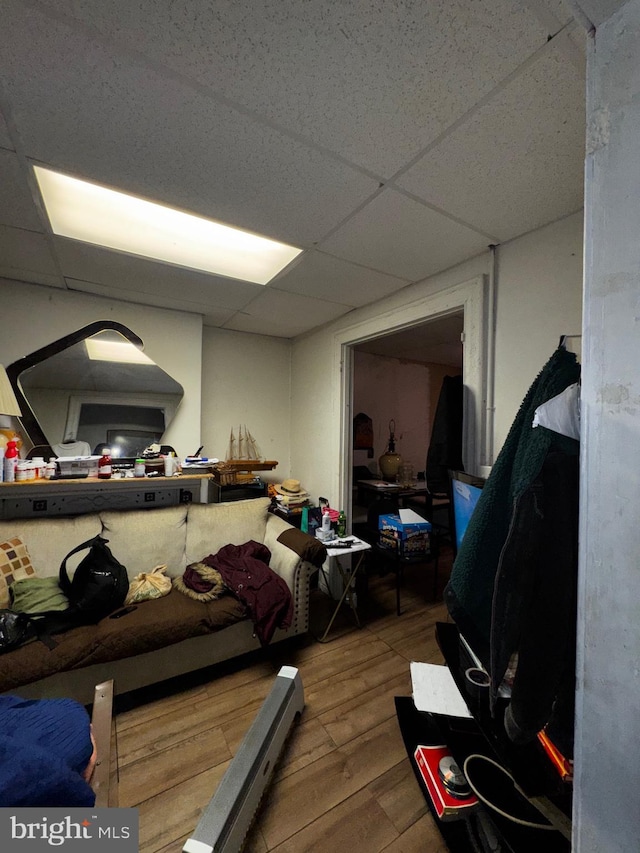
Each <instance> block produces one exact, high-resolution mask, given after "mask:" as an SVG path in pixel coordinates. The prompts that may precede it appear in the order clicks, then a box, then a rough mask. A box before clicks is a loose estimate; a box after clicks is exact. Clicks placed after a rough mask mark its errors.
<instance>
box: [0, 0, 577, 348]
mask: <svg viewBox="0 0 640 853" xmlns="http://www.w3.org/2000/svg"><path fill="white" fill-rule="evenodd" d="M3 18H4V19H3V29H2V33H1V34H0V42H1V43H2V44H1V47H2V54H3V64H4V68H3V75H2V84H0V85H1V86H2V89H1V90H0V93H1V98H0V111H2V112H4V113H6V115H4V116H0V181H1V182H2V186H3V189H4V190H5V192H3V194H2V197H3V201H0V275H2V276H4V277H7V278H12V279H17V280H23V281H31V282H34V283H37V284H41V285H46V286H53V287H66V288H69V289H71V290H77V291H80V292H87V293H95V294H99V295H102V296H106V297H111V298H114V299H119V300H125V301H132V302H139V303H141V304H153V305H156V306H159V307H165V308H173V309H179V310H183V311H192V312H194V313H198V314H201V315H202V317H203V321H204V323H205V324H206V325H210V326H217V327H222V328H226V329H233V330H237V331H245V332H252V333H257V334H267V335H276V336H279V337H284V338H292V337H295V336H297V335H300V334H303V333H305V332H308V331H310V330H312V329H313V328H316V327H318V326H321V325H324V324H326V323H328V322H331V321H333V320H335V319H336V318H338V317H340V316H342V315H344V314H346V313H348V312H349V311H351V310H353V309H354V308H358V307H361V306H364V305H368V304H371V303H373V302H376V301H377V300H379V299H381V298H383V297H385V296H388V295H389V294H392V293H394V292H396V291H398V290H400V289H402V288H404V287H406V286H407V285H409V284H411V283H413V282H415V281H420V280H423V279H425V278H427V277H428V276H431V275H433V274H435V273H437V272H440V271H442V270H443V269H446V268H449V267H451V266H453V265H455V264H457V263H460V262H462V261H464V260H466V259H468V258H471V257H473V256H475V255H478V254H479V253H481V252H483V251H486V248H487V245H488V244H489V243H499V242H503V241H505V240H511V239H513V238H515V237H517V236H520V235H521V234H524V233H527V232H528V231H531V230H533V229H535V228H538V227H540V226H541V225H544V224H547V223H548V222H551V221H555V220H557V219H560V218H562V217H564V216H567V215H569V214H570V213H573V212H575V211H576V210H579V209H580V207H581V206H582V170H583V159H584V117H583V114H584V70H583V69H582V68H581V59H582V58H583V55H584V51H583V47H582V40H583V38H584V31H583V30H581V29H580V28H579V27H578V26H577V24H576V22H575V21H574V20H573V18H572V14H571V9H570V8H569V7H568V6H566V5H565V4H564V3H563V2H562V0H540V2H536V3H533V2H526V1H525V0H486V2H482V3H479V2H476V0H437V2H433V3H431V2H430V3H428V4H425V3H423V2H418V0H403V2H397V0H360V2H356V0H346V2H344V3H342V4H336V3H333V2H329V0H324V2H320V0H317V1H316V2H310V3H302V2H300V0H278V2H275V0H234V2H233V3H231V2H226V0H225V2H222V0H217V2H213V3H212V2H210V0H192V1H191V2H189V3H175V2H172V0H154V2H151V0H138V2H136V3H133V4H132V3H131V2H130V0H111V2H106V3H101V4H95V3H94V2H92V0H49V2H46V3H45V2H40V0H26V2H21V0H5V2H4V4H3ZM21 163H22V166H21ZM32 163H37V164H42V165H45V166H48V167H50V168H53V169H58V170H60V171H63V172H67V173H69V174H72V175H75V176H78V177H82V178H86V179H87V180H90V181H95V182H98V183H102V184H105V185H107V186H111V187H113V188H115V189H119V190H122V191H125V192H129V193H133V194H137V195H140V196H142V197H144V198H149V199H151V200H153V201H158V202H161V203H165V204H169V205H171V206H174V207H177V208H179V209H184V210H188V211H191V212H193V213H196V214H197V215H200V216H206V217H209V218H212V219H215V220H219V221H222V222H225V223H228V224H231V225H236V226H239V227H241V228H245V229H247V230H251V231H255V232H257V233H260V234H263V235H265V236H267V237H271V238H274V239H278V240H282V241H284V242H287V243H291V244H293V245H295V246H298V247H300V248H302V249H303V253H302V255H301V256H300V258H299V259H298V260H297V261H296V262H294V264H292V265H291V266H290V267H289V268H287V269H285V270H284V272H283V273H281V274H280V275H278V276H277V277H276V278H275V279H273V280H272V281H271V282H270V283H269V284H268V285H267V286H265V287H262V286H260V285H254V284H251V283H249V282H242V281H235V280H230V279H225V278H223V277H221V276H216V275H209V274H205V273H199V272H196V271H195V270H190V269H184V268H181V267H172V266H170V265H167V264H161V263H159V262H157V261H153V260H151V259H149V260H147V259H144V258H137V257H133V256H129V255H125V254H122V253H118V252H113V251H109V250H106V249H101V248H100V247H97V246H90V245H88V244H82V243H78V242H76V241H73V240H68V239H66V238H62V237H58V236H54V235H51V234H47V233H46V231H47V227H46V226H45V225H43V223H42V219H41V218H40V216H39V215H38V209H37V203H39V200H38V199H37V197H36V198H35V199H34V191H35V187H34V184H33V182H28V181H27V180H26V169H25V168H24V165H25V164H27V165H28V164H32Z"/></svg>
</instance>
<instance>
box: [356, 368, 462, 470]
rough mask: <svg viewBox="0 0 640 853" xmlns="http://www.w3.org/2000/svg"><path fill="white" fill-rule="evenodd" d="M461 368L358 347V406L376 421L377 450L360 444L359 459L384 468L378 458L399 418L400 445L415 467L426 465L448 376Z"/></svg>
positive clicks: (372, 466)
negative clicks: (433, 428) (369, 455)
mask: <svg viewBox="0 0 640 853" xmlns="http://www.w3.org/2000/svg"><path fill="white" fill-rule="evenodd" d="M459 373H460V369H459V368H457V367H453V366H449V367H447V366H446V365H442V364H433V365H429V364H419V363H417V362H406V361H401V360H400V359H398V358H391V357H388V356H381V355H373V354H372V353H367V352H356V353H355V359H354V377H355V382H354V388H353V411H354V413H355V414H356V415H357V414H358V412H364V413H365V414H366V415H368V416H369V417H370V418H371V420H372V423H373V438H374V452H373V457H372V458H371V459H369V458H368V457H367V452H366V451H365V450H354V452H353V464H354V465H366V466H367V467H368V468H369V469H370V470H371V471H372V472H374V473H375V474H376V475H378V474H379V467H378V458H379V456H380V454H382V453H384V452H385V450H386V448H387V443H388V440H389V421H390V420H391V419H393V420H394V421H395V424H396V431H395V436H396V451H397V452H398V453H399V454H400V455H401V456H402V460H403V462H407V463H411V464H412V465H413V469H414V472H415V473H416V474H417V473H418V471H424V470H425V463H426V458H427V450H428V447H429V439H430V437H431V427H432V424H433V416H434V414H435V407H436V406H437V403H438V397H439V395H440V389H441V388H442V379H443V377H444V376H447V375H449V376H457V375H459Z"/></svg>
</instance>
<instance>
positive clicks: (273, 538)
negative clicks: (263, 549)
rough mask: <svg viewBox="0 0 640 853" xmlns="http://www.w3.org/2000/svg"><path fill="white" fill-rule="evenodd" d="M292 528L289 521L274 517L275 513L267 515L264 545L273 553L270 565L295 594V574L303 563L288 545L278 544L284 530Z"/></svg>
mask: <svg viewBox="0 0 640 853" xmlns="http://www.w3.org/2000/svg"><path fill="white" fill-rule="evenodd" d="M290 527H291V525H290V524H289V523H288V522H287V521H284V519H282V518H278V516H277V515H273V513H269V514H268V515H267V526H266V529H265V534H264V544H265V545H266V546H267V548H268V549H269V550H270V551H271V562H270V563H269V565H270V566H271V568H272V569H273V571H274V572H276V573H277V574H279V575H280V577H281V578H283V579H284V580H285V581H286V582H287V584H288V586H289V589H290V590H291V592H292V593H293V592H294V581H295V573H296V571H297V568H298V564H299V563H301V562H302V561H301V560H300V557H299V556H298V554H296V552H295V551H292V550H291V548H287V547H286V545H283V544H282V543H281V542H278V536H280V534H281V533H282V532H283V530H288V529H289V528H290Z"/></svg>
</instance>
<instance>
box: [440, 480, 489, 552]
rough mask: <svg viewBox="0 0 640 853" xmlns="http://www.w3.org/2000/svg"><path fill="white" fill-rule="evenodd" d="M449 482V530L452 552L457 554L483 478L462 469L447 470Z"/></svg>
mask: <svg viewBox="0 0 640 853" xmlns="http://www.w3.org/2000/svg"><path fill="white" fill-rule="evenodd" d="M449 482H450V484H451V504H450V507H451V520H450V524H451V530H452V534H453V535H452V542H453V549H454V552H455V553H456V554H457V553H458V549H459V548H460V545H461V544H462V540H463V539H464V534H465V533H466V531H467V527H468V526H469V521H470V520H471V516H472V515H473V511H474V509H475V508H476V504H477V503H478V498H479V497H480V493H481V492H482V488H483V486H484V484H485V482H486V481H485V480H483V479H482V477H474V476H473V475H471V474H466V473H465V472H464V471H449Z"/></svg>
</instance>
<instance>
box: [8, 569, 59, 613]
mask: <svg viewBox="0 0 640 853" xmlns="http://www.w3.org/2000/svg"><path fill="white" fill-rule="evenodd" d="M9 595H10V596H11V609H12V610H15V612H16V613H44V612H45V611H47V610H66V609H67V607H68V606H69V599H68V598H67V596H66V595H65V594H64V592H63V591H62V590H61V589H60V584H59V583H58V578H57V577H50V578H37V577H31V578H24V579H23V580H19V581H15V582H14V583H13V584H12V585H11V586H10V587H9Z"/></svg>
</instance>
